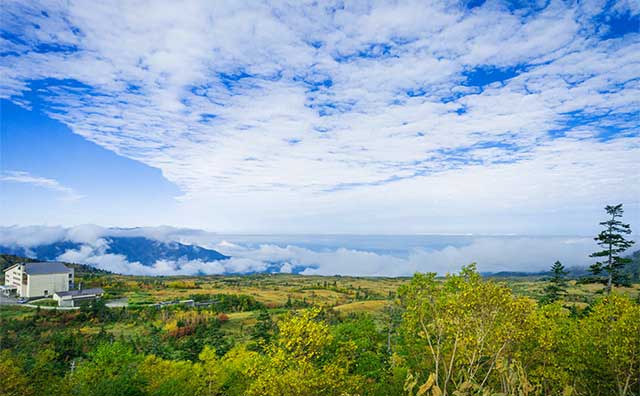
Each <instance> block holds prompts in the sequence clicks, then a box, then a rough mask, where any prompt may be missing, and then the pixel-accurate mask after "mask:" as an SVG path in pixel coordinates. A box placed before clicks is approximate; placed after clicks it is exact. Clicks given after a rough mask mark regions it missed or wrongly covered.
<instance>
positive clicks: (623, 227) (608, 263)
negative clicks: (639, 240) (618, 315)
mask: <svg viewBox="0 0 640 396" xmlns="http://www.w3.org/2000/svg"><path fill="white" fill-rule="evenodd" d="M604 209H605V210H606V212H607V214H608V215H609V216H611V217H610V219H609V220H606V221H603V222H601V223H600V225H601V226H603V227H604V230H602V231H601V232H600V234H598V236H596V237H595V238H594V239H595V240H596V241H597V243H598V245H600V246H601V247H602V248H603V250H600V251H598V252H595V253H593V254H591V255H590V256H589V257H595V258H598V259H601V260H602V261H598V262H596V263H595V264H593V265H592V266H591V267H590V270H591V272H592V273H593V274H594V275H600V274H602V273H605V274H606V276H607V287H606V292H607V294H609V293H611V289H612V287H613V280H614V279H615V278H618V277H619V275H620V270H621V269H622V268H623V267H624V266H625V265H627V264H628V263H630V262H631V259H629V258H625V257H622V256H621V255H622V253H624V252H625V251H626V250H627V249H629V248H630V247H631V246H632V245H633V244H634V241H631V240H628V239H626V238H625V237H624V236H625V235H628V234H631V227H630V226H629V224H624V223H622V221H620V220H619V219H620V218H621V217H622V214H623V213H624V210H623V209H622V204H618V205H615V206H612V205H607V206H606V207H605V208H604Z"/></svg>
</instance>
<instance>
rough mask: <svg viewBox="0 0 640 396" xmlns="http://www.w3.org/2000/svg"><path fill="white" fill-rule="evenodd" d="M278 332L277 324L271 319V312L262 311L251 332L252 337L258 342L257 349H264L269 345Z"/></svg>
mask: <svg viewBox="0 0 640 396" xmlns="http://www.w3.org/2000/svg"><path fill="white" fill-rule="evenodd" d="M275 333H276V324H275V323H274V322H273V320H272V319H271V316H270V315H269V312H267V311H260V313H259V314H258V318H257V322H256V324H255V326H254V327H253V331H252V332H251V338H252V339H253V340H254V341H256V342H257V349H258V350H260V351H262V350H263V348H264V346H265V345H268V344H269V343H270V342H271V340H272V338H273V337H274V336H275Z"/></svg>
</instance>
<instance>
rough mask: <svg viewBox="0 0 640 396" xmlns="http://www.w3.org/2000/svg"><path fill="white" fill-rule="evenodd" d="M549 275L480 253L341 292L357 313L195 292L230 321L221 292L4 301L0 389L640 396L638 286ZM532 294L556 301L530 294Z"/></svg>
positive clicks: (559, 270) (152, 284)
mask: <svg viewBox="0 0 640 396" xmlns="http://www.w3.org/2000/svg"><path fill="white" fill-rule="evenodd" d="M552 273H553V276H552V278H551V279H550V281H549V284H550V286H547V287H546V288H545V287H543V286H542V285H543V284H542V283H541V282H538V281H536V282H529V283H527V284H524V285H523V284H522V283H520V284H518V285H520V286H519V288H516V289H513V288H512V287H510V286H509V285H508V284H507V283H504V282H499V281H496V280H493V279H485V278H483V277H481V276H480V274H478V272H477V271H476V268H475V266H474V265H471V266H468V267H464V268H463V269H462V270H461V271H460V273H459V274H457V275H448V276H447V277H446V278H444V279H441V278H438V277H436V275H435V274H416V275H415V276H414V277H413V278H411V279H410V280H407V281H406V282H405V285H404V286H401V287H400V288H399V290H398V292H397V294H396V293H395V292H394V293H393V294H389V296H390V297H396V298H394V299H393V300H390V299H389V300H386V299H385V300H382V301H361V302H352V303H351V304H347V305H353V304H355V305H356V306H357V307H358V310H354V309H348V310H347V309H345V305H344V304H343V305H341V306H340V307H337V308H336V309H331V308H330V307H324V308H319V307H315V308H304V309H294V305H295V303H294V301H296V300H298V301H299V300H300V297H301V296H303V295H304V294H293V296H294V297H295V298H294V297H292V299H291V308H290V309H288V310H287V309H284V308H278V309H270V310H269V309H266V308H265V306H264V305H263V304H261V303H258V302H257V301H256V300H255V299H252V298H249V296H248V295H244V296H245V297H242V296H243V295H242V294H226V297H221V298H218V296H220V295H216V294H204V293H203V294H202V295H203V296H204V297H201V298H202V300H201V301H211V300H214V299H215V300H217V301H220V302H221V304H222V306H223V307H224V308H225V310H226V312H227V314H225V316H226V319H225V320H220V318H221V316H220V313H221V312H222V311H219V310H218V309H219V307H218V306H216V305H209V306H196V307H187V306H171V307H163V308H160V309H159V308H156V307H135V308H132V307H128V308H118V309H109V308H107V307H106V306H105V305H104V304H102V303H101V302H96V303H95V304H90V305H86V306H83V307H82V308H81V309H80V310H76V311H48V310H44V309H43V310H39V311H37V310H30V309H26V308H24V307H7V308H6V309H5V308H3V310H2V312H0V395H5V394H6V395H26V396H39V395H193V396H199V395H208V396H210V395H296V396H297V395H300V396H302V395H305V396H306V395H336V396H337V395H362V396H364V395H375V396H383V395H402V394H410V395H416V396H417V395H420V396H427V395H428V396H435V395H440V396H444V395H446V396H489V395H491V396H496V395H513V396H516V395H517V396H525V395H526V396H542V395H545V396H547V395H549V396H560V395H562V396H569V395H573V396H578V395H580V396H597V395H618V396H640V382H639V378H640V359H639V357H640V304H639V303H638V302H636V301H635V300H636V298H635V297H633V298H629V297H627V296H624V295H623V293H627V292H629V291H630V290H637V289H626V290H623V289H616V291H615V292H614V293H612V294H611V295H609V296H606V297H602V296H601V295H600V297H598V298H595V297H594V296H593V294H591V295H589V298H588V299H586V300H585V302H583V303H580V304H582V305H578V304H577V303H575V300H570V299H569V298H570V297H571V298H573V297H575V295H576V294H577V293H578V292H577V291H576V290H577V289H575V286H574V285H573V284H571V285H567V283H566V281H565V271H564V268H563V266H562V264H560V263H559V262H558V263H556V264H554V267H553V268H552ZM234 279H235V278H234ZM243 279H244V278H243ZM286 279H287V281H288V282H289V281H291V279H292V278H286ZM101 281H104V282H106V283H110V284H111V283H112V280H110V278H103V279H101ZM241 281H244V280H237V281H234V282H236V283H234V287H235V285H236V284H237V282H241ZM249 281H251V280H250V279H249V280H247V282H249ZM122 282H124V283H127V282H130V283H131V284H135V285H142V286H140V287H148V288H156V287H160V286H158V283H157V282H156V281H155V280H138V281H136V282H131V281H128V280H123V281H122ZM341 282H342V280H341ZM370 282H373V281H370ZM198 283H200V281H198ZM113 284H115V283H113ZM316 284H317V287H320V288H321V289H316V290H322V291H323V292H326V293H330V292H333V289H334V288H337V286H336V285H335V284H334V285H333V286H332V285H331V283H330V282H328V281H327V282H326V283H322V282H320V283H319V284H318V282H316ZM371 284H372V283H369V285H371ZM510 284H511V285H513V283H510ZM592 286H593V285H591V289H592V290H595V288H593V287H592ZM119 287H120V286H119ZM136 287H138V286H136ZM251 287H253V286H251ZM275 287H278V286H275ZM350 287H351V286H350ZM358 287H359V286H357V287H355V288H354V287H351V289H353V290H358V289H357V288H358ZM370 287H371V286H369V287H362V288H361V289H360V290H366V289H368V288H370ZM550 287H554V288H553V289H551V288H550ZM566 287H567V288H569V290H570V291H571V293H568V294H565V293H564V290H565V288H566ZM635 287H637V286H635ZM526 288H535V290H533V291H532V290H528V289H526ZM150 290H151V289H150ZM581 290H586V289H581ZM184 292H185V293H189V292H188V291H184ZM542 293H545V294H547V295H548V296H549V297H552V298H549V299H548V300H546V301H545V303H544V304H540V305H539V304H538V303H537V299H539V297H540V295H541V294H542ZM354 295H355V293H352V295H351V296H350V297H349V298H350V300H347V301H353V297H354ZM370 295H372V293H370V294H369V296H370ZM631 295H633V294H631ZM284 296H286V294H285V295H284ZM284 296H283V297H282V299H283V300H284V298H285V297H284ZM587 303H588V304H589V305H588V306H586V304H587ZM282 305H283V304H280V306H282ZM585 306H586V308H585ZM361 307H366V309H365V310H364V311H366V313H362V311H363V310H360V308H361ZM372 307H378V308H376V309H375V310H374V309H372ZM245 310H253V312H246V313H245V312H244V311H245ZM358 312H360V313H358Z"/></svg>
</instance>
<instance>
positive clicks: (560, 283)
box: [544, 261, 568, 303]
mask: <svg viewBox="0 0 640 396" xmlns="http://www.w3.org/2000/svg"><path fill="white" fill-rule="evenodd" d="M567 274H568V272H567V271H565V270H564V265H562V263H561V262H560V261H556V262H555V263H553V265H552V266H551V279H549V285H548V286H547V287H545V288H544V291H545V297H544V300H545V301H546V302H550V303H551V302H554V301H558V300H559V299H560V298H561V297H562V296H563V295H564V294H566V293H567V280H566V279H565V276H566V275H567Z"/></svg>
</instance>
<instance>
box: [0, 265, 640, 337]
mask: <svg viewBox="0 0 640 396" xmlns="http://www.w3.org/2000/svg"><path fill="white" fill-rule="evenodd" d="M79 280H81V281H82V282H83V285H85V287H102V288H104V289H105V291H106V295H105V299H106V300H107V302H108V301H109V300H114V299H126V300H127V301H128V303H129V307H130V308H131V309H134V310H135V309H136V307H138V308H137V309H144V307H145V306H153V304H158V303H161V302H170V301H181V300H182V301H184V300H190V299H192V298H197V299H200V300H201V301H216V300H217V299H218V298H219V297H220V296H221V295H240V296H249V297H251V298H252V299H255V301H257V302H258V303H261V304H264V307H265V308H266V309H267V310H268V311H269V313H270V315H271V316H272V317H273V318H274V320H278V319H279V318H281V317H282V316H283V315H285V314H286V313H287V312H289V310H290V309H298V308H304V307H308V306H322V307H325V308H330V309H331V310H332V312H333V314H334V315H337V316H341V317H346V316H348V315H353V314H369V315H371V316H372V317H373V318H374V319H375V320H376V322H377V323H379V324H380V325H381V326H382V325H383V323H384V320H385V319H384V318H385V308H387V307H390V306H392V305H393V302H394V299H395V294H396V291H397V289H398V287H400V286H401V285H403V284H406V283H407V282H409V278H359V277H343V276H332V277H322V276H301V275H285V274H278V275H250V276H195V277H143V276H123V275H112V274H89V275H86V276H85V277H82V278H80V279H79ZM494 281H495V282H499V283H504V284H506V285H508V286H509V287H511V288H512V289H513V291H514V293H515V294H516V295H521V296H527V297H530V298H532V299H540V298H541V297H542V296H543V294H544V288H545V287H546V286H547V284H548V282H547V281H546V279H544V278H541V277H514V278H495V279H494ZM603 289H604V288H603V285H601V284H595V283H589V284H580V283H578V282H576V281H575V280H571V281H569V287H568V290H567V295H566V296H565V298H564V305H565V306H574V307H575V308H577V309H579V310H580V309H584V308H585V307H586V306H587V305H588V304H590V303H592V302H593V301H594V300H595V299H596V298H597V297H598V296H601V295H602V292H603ZM615 293H617V294H622V295H626V296H629V297H631V298H634V299H637V298H639V296H640V284H634V285H633V286H631V287H617V288H616V289H615ZM53 303H54V301H53V300H51V299H43V300H39V301H36V302H35V304H38V305H52V304H53ZM114 309H122V308H114ZM178 309H179V310H180V311H184V310H187V311H188V310H189V308H188V307H186V306H184V305H181V306H179V308H178ZM174 311H175V309H174V310H169V311H168V314H167V316H166V317H164V318H163V320H162V323H160V322H158V323H156V325H158V326H160V327H161V326H162V325H164V323H168V322H170V321H171V318H172V315H175V313H173V312H174ZM214 311H218V310H217V309H214ZM34 312H35V310H34V309H33V308H26V307H6V306H5V307H3V308H2V309H0V321H3V320H11V319H19V318H21V319H24V318H26V317H29V316H30V315H32V314H33V313H34ZM132 312H134V313H133V315H134V316H135V315H136V314H135V311H132ZM258 313H259V310H249V311H247V310H244V309H240V308H238V309H237V310H234V309H230V310H227V311H226V312H225V315H226V316H227V317H228V320H226V321H225V322H224V324H223V326H222V328H223V330H224V333H225V334H227V335H229V336H231V337H233V338H234V339H236V340H239V341H242V340H247V339H248V336H249V332H250V329H251V328H253V326H254V325H255V323H256V318H257V316H258ZM145 325H146V324H145V323H143V322H140V321H136V320H124V321H117V322H115V323H109V324H107V325H101V326H100V327H98V326H93V325H92V323H91V322H87V323H84V324H83V325H82V326H81V327H79V329H78V331H79V332H80V333H81V334H84V335H91V334H96V333H98V332H99V331H104V332H107V333H109V334H112V335H113V336H115V337H127V336H132V335H135V334H144V331H143V328H144V326H145Z"/></svg>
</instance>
